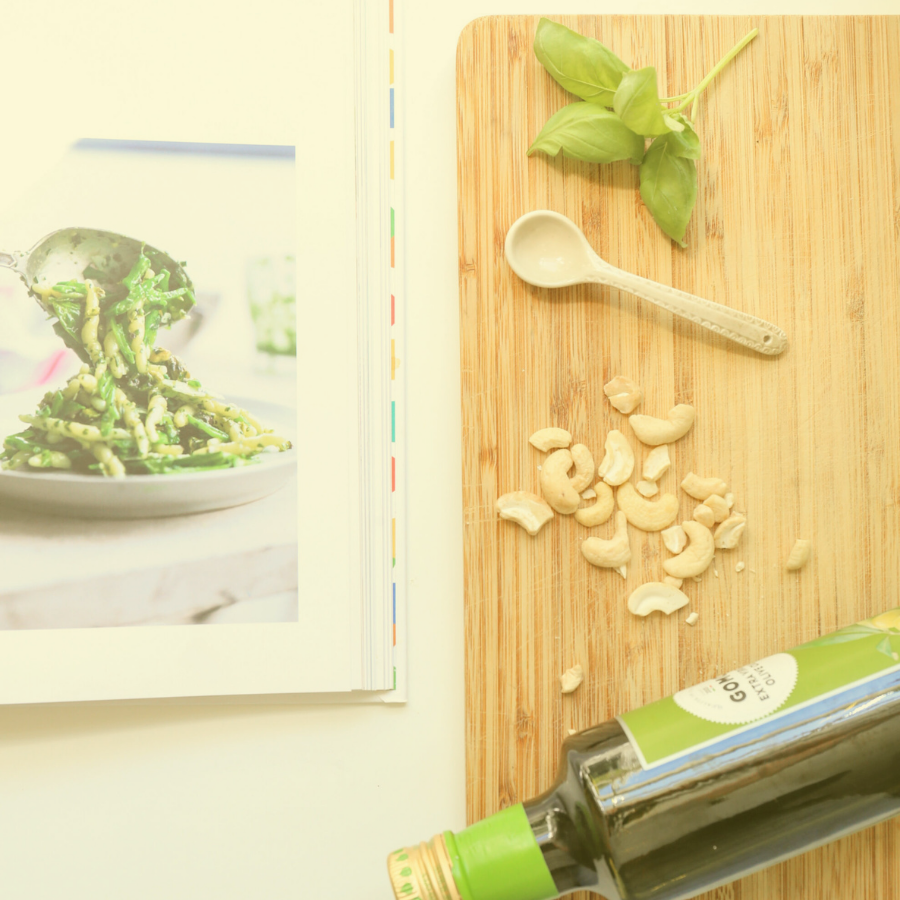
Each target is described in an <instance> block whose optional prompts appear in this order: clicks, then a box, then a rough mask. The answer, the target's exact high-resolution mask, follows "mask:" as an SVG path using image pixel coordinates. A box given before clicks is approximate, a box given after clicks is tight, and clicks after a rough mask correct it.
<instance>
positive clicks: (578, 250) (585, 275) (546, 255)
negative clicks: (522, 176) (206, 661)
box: [506, 210, 599, 288]
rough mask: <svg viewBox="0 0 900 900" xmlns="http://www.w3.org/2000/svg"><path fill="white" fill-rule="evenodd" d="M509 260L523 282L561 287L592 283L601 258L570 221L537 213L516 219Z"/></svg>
mask: <svg viewBox="0 0 900 900" xmlns="http://www.w3.org/2000/svg"><path fill="white" fill-rule="evenodd" d="M592 257H593V259H592ZM506 260H507V262H508V263H509V265H510V267H511V268H512V270H513V272H515V273H516V275H518V276H519V278H521V279H522V281H527V282H528V283H529V284H533V285H535V286H536V287H543V288H560V287H569V286H570V285H573V284H582V283H584V282H585V281H590V280H591V278H590V276H591V273H592V272H593V270H594V268H595V260H599V257H598V256H597V254H596V253H594V250H593V248H592V247H591V245H590V244H589V243H588V241H587V238H586V237H585V236H584V233H583V232H582V231H581V229H580V228H579V227H578V226H577V225H576V224H575V223H574V222H573V221H572V220H571V219H567V218H566V217H565V216H561V215H560V214H559V213H555V212H551V211H550V210H537V211H536V212H532V213H527V214H526V215H524V216H522V217H521V218H519V219H517V220H516V221H515V222H514V223H513V226H512V228H510V229H509V232H508V233H507V235H506Z"/></svg>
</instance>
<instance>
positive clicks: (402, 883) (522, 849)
mask: <svg viewBox="0 0 900 900" xmlns="http://www.w3.org/2000/svg"><path fill="white" fill-rule="evenodd" d="M388 872H389V874H390V877H391V885H392V886H393V888H394V895H395V896H396V897H397V900H551V898H553V897H557V896H558V895H559V892H558V890H557V888H556V884H555V883H554V881H553V877H552V876H551V875H550V870H549V869H548V868H547V864H546V863H545V862H544V856H543V854H542V853H541V849H540V847H538V844H537V841H536V840H535V837H534V832H533V831H532V830H531V825H530V824H529V822H528V817H527V815H526V814H525V809H524V808H523V806H522V805H521V804H518V805H516V806H511V807H509V809H504V810H502V811H501V812H499V813H496V814H495V815H493V816H489V817H488V818H486V819H482V820H481V821H480V822H476V823H475V824H474V825H472V826H470V827H469V828H466V829H464V830H463V831H460V832H459V833H458V834H453V832H452V831H445V832H444V834H439V835H438V836H437V837H435V838H432V840H430V841H429V842H428V843H423V844H419V846H418V847H407V848H404V849H403V850H397V851H396V852H395V853H392V854H391V855H390V856H389V857H388Z"/></svg>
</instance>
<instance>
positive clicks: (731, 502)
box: [725, 491, 734, 509]
mask: <svg viewBox="0 0 900 900" xmlns="http://www.w3.org/2000/svg"><path fill="white" fill-rule="evenodd" d="M725 502H726V503H727V504H728V508H729V509H731V508H732V507H733V506H734V494H732V493H731V492H730V491H729V492H728V493H727V494H726V495H725Z"/></svg>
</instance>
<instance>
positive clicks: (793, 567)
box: [786, 539, 812, 572]
mask: <svg viewBox="0 0 900 900" xmlns="http://www.w3.org/2000/svg"><path fill="white" fill-rule="evenodd" d="M811 549H812V543H811V542H810V541H806V540H803V539H798V540H797V541H796V542H795V544H794V547H793V549H792V550H791V553H790V556H788V560H787V564H786V568H787V570H788V571H789V572H796V571H797V570H798V569H802V568H803V567H804V566H805V565H806V563H807V562H808V560H809V552H810V550H811Z"/></svg>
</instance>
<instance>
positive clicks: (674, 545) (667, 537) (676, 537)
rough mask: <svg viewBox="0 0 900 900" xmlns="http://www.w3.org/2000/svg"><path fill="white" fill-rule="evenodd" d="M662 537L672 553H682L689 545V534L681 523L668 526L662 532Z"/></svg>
mask: <svg viewBox="0 0 900 900" xmlns="http://www.w3.org/2000/svg"><path fill="white" fill-rule="evenodd" d="M662 539H663V543H664V544H665V545H666V549H667V550H668V551H669V552H670V553H681V551H682V550H684V548H685V547H687V542H688V536H687V533H686V532H685V530H684V529H683V528H682V527H681V526H680V525H673V526H672V527H671V528H666V529H665V531H663V533H662Z"/></svg>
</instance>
